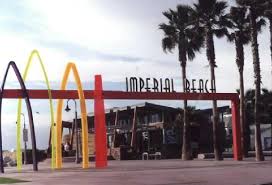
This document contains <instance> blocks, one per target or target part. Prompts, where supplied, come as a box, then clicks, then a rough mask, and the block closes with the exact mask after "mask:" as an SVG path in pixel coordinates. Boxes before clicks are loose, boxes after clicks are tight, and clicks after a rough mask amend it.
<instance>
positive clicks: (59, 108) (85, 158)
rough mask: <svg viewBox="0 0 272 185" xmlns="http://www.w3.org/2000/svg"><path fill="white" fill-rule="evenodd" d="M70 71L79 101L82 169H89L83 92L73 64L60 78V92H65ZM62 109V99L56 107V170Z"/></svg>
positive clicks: (59, 155)
mask: <svg viewBox="0 0 272 185" xmlns="http://www.w3.org/2000/svg"><path fill="white" fill-rule="evenodd" d="M70 71H72V72H73V75H74V78H75V82H76V85H77V93H78V97H79V101H80V111H81V128H82V168H88V167H89V155H88V123H87V112H86V103H85V97H84V92H83V88H82V84H81V80H80V77H79V74H78V71H77V68H76V65H75V64H74V63H68V64H67V66H66V69H65V72H64V75H63V78H62V82H61V87H60V90H65V89H66V85H67V82H68V77H69V73H70ZM62 107H63V99H59V100H58V105H57V115H56V120H57V125H56V126H57V131H56V140H57V145H56V168H61V167H62V151H61V142H62Z"/></svg>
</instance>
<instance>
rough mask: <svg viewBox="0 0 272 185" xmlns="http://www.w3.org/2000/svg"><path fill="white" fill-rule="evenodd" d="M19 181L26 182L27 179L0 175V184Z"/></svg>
mask: <svg viewBox="0 0 272 185" xmlns="http://www.w3.org/2000/svg"><path fill="white" fill-rule="evenodd" d="M20 182H27V181H23V180H18V179H11V178H6V177H0V184H14V183H20Z"/></svg>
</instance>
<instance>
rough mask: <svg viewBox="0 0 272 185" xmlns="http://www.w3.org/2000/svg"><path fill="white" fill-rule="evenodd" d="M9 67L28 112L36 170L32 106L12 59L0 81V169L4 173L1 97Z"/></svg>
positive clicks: (36, 167)
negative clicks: (0, 81)
mask: <svg viewBox="0 0 272 185" xmlns="http://www.w3.org/2000/svg"><path fill="white" fill-rule="evenodd" d="M10 67H12V69H13V71H14V72H15V75H16V77H17V80H18V82H19V84H20V86H21V89H22V91H23V95H24V99H25V103H26V108H27V113H28V118H29V127H30V134H31V143H32V159H33V170H34V171H38V164H37V148H36V137H35V129H34V121H33V114H32V108H31V104H30V100H29V96H28V92H27V89H26V86H25V83H24V81H23V78H22V76H21V74H20V71H19V69H18V67H17V66H16V64H15V62H13V61H11V62H9V63H8V67H7V69H6V72H5V75H4V78H3V81H2V86H1V91H0V171H1V173H4V163H3V148H2V99H3V93H4V90H5V84H6V79H7V76H8V72H9V69H10ZM17 134H18V133H17ZM17 155H21V154H18V153H17Z"/></svg>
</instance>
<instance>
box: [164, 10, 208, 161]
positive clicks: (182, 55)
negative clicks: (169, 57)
mask: <svg viewBox="0 0 272 185" xmlns="http://www.w3.org/2000/svg"><path fill="white" fill-rule="evenodd" d="M192 12H193V9H192V8H191V7H189V6H186V5H178V6H177V10H172V9H169V10H168V11H165V12H163V15H164V16H165V17H166V18H167V19H168V22H167V23H162V24H160V25H159V29H161V30H163V32H164V38H163V39H162V48H163V50H164V51H165V52H167V51H169V52H172V51H173V50H174V48H176V47H177V48H178V52H179V54H178V56H179V63H180V66H181V68H182V81H183V91H184V92H185V91H186V87H185V86H186V65H187V59H189V60H193V59H194V58H195V53H196V52H199V50H200V48H201V47H202V45H203V37H202V36H201V33H202V32H201V29H200V28H198V27H197V26H196V25H193V24H192V22H191V20H190V18H191V17H192ZM186 113H187V100H184V113H183V122H184V129H183V145H182V159H183V160H188V159H190V158H191V156H190V141H189V137H188V136H189V134H188V133H189V131H188V129H189V125H188V119H187V116H186Z"/></svg>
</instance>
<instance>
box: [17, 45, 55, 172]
mask: <svg viewBox="0 0 272 185" xmlns="http://www.w3.org/2000/svg"><path fill="white" fill-rule="evenodd" d="M34 55H36V56H37V57H38V60H39V62H40V66H41V68H42V71H43V76H44V78H45V83H46V86H47V90H48V96H49V106H50V116H51V120H50V122H51V138H55V137H54V135H55V129H54V109H53V101H52V94H51V88H50V84H49V80H48V76H47V73H46V70H45V67H44V64H43V62H42V59H41V57H40V55H39V52H38V51H37V50H33V51H32V52H31V54H30V56H29V58H28V62H27V65H26V68H25V70H24V74H23V80H24V81H25V80H26V78H27V74H28V71H29V68H30V66H31V63H32V59H33V57H34ZM21 112H22V99H19V102H18V109H17V134H19V135H18V136H17V146H21V136H20V135H21V134H20V133H21V132H20V128H21V119H20V118H21V117H20V116H21ZM55 145H56V141H55V139H51V159H52V160H51V168H53V169H54V168H55ZM17 151H18V154H19V153H21V147H17ZM17 167H18V169H21V168H22V157H21V155H17Z"/></svg>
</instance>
